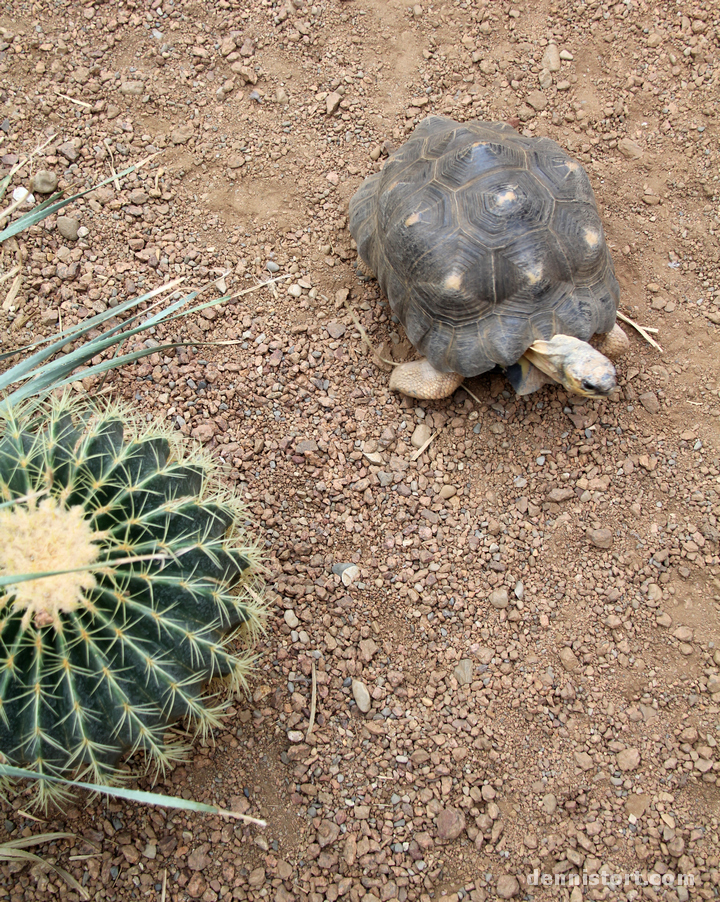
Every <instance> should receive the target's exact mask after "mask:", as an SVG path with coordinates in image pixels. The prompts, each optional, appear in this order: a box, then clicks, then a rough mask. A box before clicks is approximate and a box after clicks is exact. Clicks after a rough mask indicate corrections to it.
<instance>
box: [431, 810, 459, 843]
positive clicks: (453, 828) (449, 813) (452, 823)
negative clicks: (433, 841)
mask: <svg viewBox="0 0 720 902" xmlns="http://www.w3.org/2000/svg"><path fill="white" fill-rule="evenodd" d="M437 828H438V839H439V840H440V842H452V841H453V840H454V839H457V838H458V836H460V834H461V833H462V832H463V830H464V829H465V815H464V814H463V813H462V811H460V809H459V808H443V809H442V810H441V811H440V812H439V814H438V816H437Z"/></svg>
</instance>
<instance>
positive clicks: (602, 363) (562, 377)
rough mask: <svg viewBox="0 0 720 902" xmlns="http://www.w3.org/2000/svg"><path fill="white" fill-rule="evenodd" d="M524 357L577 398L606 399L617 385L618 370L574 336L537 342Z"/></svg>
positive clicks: (562, 336) (561, 336)
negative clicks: (579, 396) (578, 396)
mask: <svg viewBox="0 0 720 902" xmlns="http://www.w3.org/2000/svg"><path fill="white" fill-rule="evenodd" d="M525 356H526V357H527V358H528V359H529V360H530V362H531V363H532V364H533V365H534V366H536V367H537V368H538V369H539V370H542V371H543V373H545V374H547V375H548V376H550V377H551V378H552V379H554V380H555V381H556V382H560V383H562V385H563V386H564V387H565V388H566V389H567V390H568V391H569V392H573V394H576V395H584V396H585V397H587V398H606V397H607V396H608V395H609V394H610V392H611V391H612V390H613V389H614V388H615V386H616V385H617V380H616V378H615V367H614V366H613V365H612V363H610V361H609V360H608V359H607V357H605V355H604V354H601V353H600V351H596V350H595V348H593V346H592V345H590V344H588V343H587V342H586V341H581V340H580V339H579V338H574V337H573V336H572V335H555V336H553V338H551V339H550V341H536V342H534V343H533V344H531V345H530V347H529V348H528V349H527V351H525Z"/></svg>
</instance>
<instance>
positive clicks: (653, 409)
mask: <svg viewBox="0 0 720 902" xmlns="http://www.w3.org/2000/svg"><path fill="white" fill-rule="evenodd" d="M638 400H639V401H640V403H641V404H642V406H643V407H644V408H645V410H647V412H648V413H659V411H660V402H659V401H658V398H657V395H656V394H655V392H653V391H646V392H643V393H642V394H641V395H640V397H639V398H638Z"/></svg>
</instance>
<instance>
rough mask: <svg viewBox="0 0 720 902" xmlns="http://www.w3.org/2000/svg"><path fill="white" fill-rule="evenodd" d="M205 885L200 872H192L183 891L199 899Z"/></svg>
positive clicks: (192, 897)
mask: <svg viewBox="0 0 720 902" xmlns="http://www.w3.org/2000/svg"><path fill="white" fill-rule="evenodd" d="M206 886H207V884H206V883H205V878H204V877H203V876H202V874H193V875H192V877H191V878H190V880H189V882H188V885H187V886H186V887H185V892H186V893H187V894H188V896H190V898H191V899H199V898H200V896H202V894H203V893H204V892H205V887H206Z"/></svg>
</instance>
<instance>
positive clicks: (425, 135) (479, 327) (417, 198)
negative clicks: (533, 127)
mask: <svg viewBox="0 0 720 902" xmlns="http://www.w3.org/2000/svg"><path fill="white" fill-rule="evenodd" d="M349 227H350V232H351V234H352V236H353V238H354V239H355V241H356V243H357V248H358V254H359V257H360V259H361V261H363V262H364V264H366V266H367V267H368V268H369V269H370V270H371V271H372V273H373V275H374V276H375V277H376V278H377V279H378V282H379V284H380V287H381V288H382V290H383V292H384V293H385V295H386V296H387V298H388V300H389V301H390V306H391V308H392V310H393V312H394V313H395V314H396V316H397V317H398V319H399V320H400V322H401V323H402V324H403V326H404V327H405V331H406V333H407V336H408V338H409V340H410V341H411V342H412V344H413V345H414V346H415V348H416V349H417V350H418V351H419V352H420V353H421V354H422V355H423V359H422V360H416V361H411V362H409V363H403V364H399V365H396V366H395V368H394V370H393V373H392V376H391V379H390V388H391V389H396V390H398V391H400V392H402V393H404V394H406V395H410V396H411V397H414V398H422V399H433V398H444V397H447V396H449V395H451V394H452V393H453V392H454V391H455V389H456V388H457V387H458V385H460V383H461V382H462V381H463V379H465V378H467V377H470V376H477V375H479V374H480V373H484V372H487V371H489V370H491V369H493V368H494V367H496V366H500V367H502V368H503V369H504V370H505V371H506V374H507V376H508V379H509V381H510V383H511V384H512V386H513V387H514V388H515V390H516V392H517V393H518V394H528V393H529V392H531V391H535V390H536V389H537V388H539V387H540V386H541V385H543V384H544V383H546V382H551V381H556V382H561V383H562V384H563V386H564V387H565V388H566V389H567V390H568V391H570V392H574V393H576V394H580V395H585V396H588V397H591V398H602V397H606V396H607V395H608V394H609V393H610V392H611V391H612V390H613V389H614V388H615V385H616V373H615V367H614V366H613V364H612V362H611V360H610V359H608V358H609V357H612V358H616V357H618V356H620V355H621V354H622V353H624V352H625V351H626V350H627V346H628V340H627V337H626V336H625V334H624V332H623V331H622V330H621V329H620V327H619V326H617V325H616V323H615V319H616V313H617V306H618V300H619V294H620V289H619V286H618V283H617V280H616V278H615V272H614V269H613V263H612V259H611V256H610V251H609V250H608V247H607V244H606V243H605V237H604V234H603V228H602V224H601V222H600V216H599V214H598V210H597V206H596V203H595V197H594V195H593V191H592V188H591V186H590V181H589V179H588V177H587V174H586V173H585V171H584V169H583V168H582V166H581V165H580V164H579V163H578V162H576V161H575V160H573V159H572V158H571V157H570V156H568V155H567V154H566V153H565V152H564V151H563V150H562V148H561V147H560V146H559V145H558V144H556V143H555V142H554V141H552V140H551V139H549V138H528V137H524V136H522V135H520V134H518V132H517V131H516V130H515V129H514V128H512V127H511V126H510V125H508V124H505V123H490V122H481V121H470V122H464V123H458V122H454V121H453V120H452V119H448V118H445V117H442V116H430V117H428V118H427V119H424V120H423V121H422V122H421V123H420V125H418V127H417V128H416V129H415V131H414V132H413V133H412V135H411V136H410V138H409V139H408V141H407V142H406V143H405V144H403V146H402V147H400V148H399V149H398V150H397V151H395V152H394V153H393V154H391V156H390V157H389V158H388V160H387V162H386V163H385V166H384V167H383V168H382V170H380V171H379V172H377V173H374V174H373V175H371V176H370V177H369V178H367V179H366V180H365V181H364V182H363V184H362V185H361V186H360V188H359V189H358V191H357V192H356V193H355V195H354V196H353V197H352V199H351V201H350V219H349ZM593 336H595V343H596V344H598V348H599V349H596V348H595V347H593V346H592V345H590V344H589V340H590V339H591V338H592V337H593Z"/></svg>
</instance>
